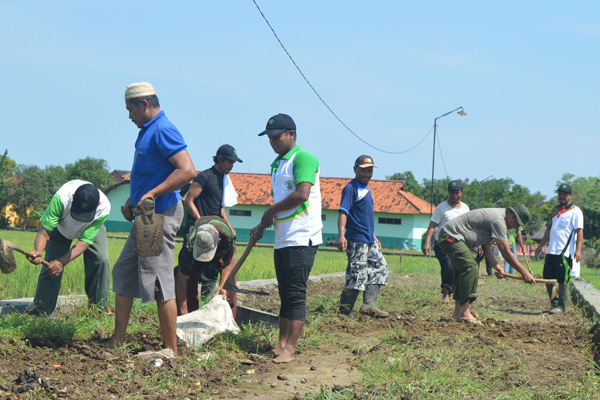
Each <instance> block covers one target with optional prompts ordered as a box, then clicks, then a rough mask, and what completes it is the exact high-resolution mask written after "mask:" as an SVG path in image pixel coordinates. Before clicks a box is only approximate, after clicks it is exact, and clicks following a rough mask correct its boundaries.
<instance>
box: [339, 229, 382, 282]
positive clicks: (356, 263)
mask: <svg viewBox="0 0 600 400" xmlns="http://www.w3.org/2000/svg"><path fill="white" fill-rule="evenodd" d="M346 255H347V256H348V266H347V267H346V285H345V286H344V288H346V289H354V290H365V286H367V285H387V281H388V270H389V268H388V265H387V262H386V261H385V258H383V254H381V249H380V248H379V246H377V243H373V244H368V243H362V242H354V241H351V240H349V241H348V248H347V249H346Z"/></svg>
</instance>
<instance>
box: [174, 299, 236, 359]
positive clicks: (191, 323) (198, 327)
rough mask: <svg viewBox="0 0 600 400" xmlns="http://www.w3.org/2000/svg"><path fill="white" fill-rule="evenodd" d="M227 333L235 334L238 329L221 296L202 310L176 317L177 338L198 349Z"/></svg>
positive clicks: (227, 305)
mask: <svg viewBox="0 0 600 400" xmlns="http://www.w3.org/2000/svg"><path fill="white" fill-rule="evenodd" d="M227 331H229V332H233V333H237V332H239V331H240V328H239V327H238V325H237V324H236V323H235V320H234V319H233V314H232V312H231V307H230V306H229V303H227V301H226V300H225V299H224V298H223V296H215V297H213V298H212V300H211V301H210V302H208V303H207V304H206V305H205V306H203V307H202V308H200V309H198V310H196V311H193V312H191V313H189V314H186V315H182V316H179V317H177V337H178V338H179V339H181V340H185V342H186V343H187V344H188V346H194V347H196V348H198V349H199V348H200V347H202V345H203V344H204V343H206V342H208V341H209V340H211V339H212V338H214V337H215V336H218V335H221V334H223V333H225V332H227Z"/></svg>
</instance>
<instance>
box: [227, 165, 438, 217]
mask: <svg viewBox="0 0 600 400" xmlns="http://www.w3.org/2000/svg"><path fill="white" fill-rule="evenodd" d="M229 176H230V177H231V180H232V182H233V186H234V187H235V191H236V192H237V194H238V196H239V197H238V203H239V204H259V205H269V204H272V197H271V177H270V176H269V175H268V174H250V173H239V172H232V173H230V174H229ZM348 182H350V179H349V178H325V177H321V202H322V207H323V209H325V210H337V209H339V207H340V197H341V195H342V189H344V186H346V184H347V183H348ZM369 188H370V189H371V193H372V194H373V202H374V208H375V211H376V212H383V213H391V214H429V213H430V212H431V211H430V204H429V203H428V202H426V201H425V200H422V199H420V198H418V197H417V196H415V195H413V194H411V193H408V192H407V191H406V190H405V189H404V183H403V182H402V181H387V180H375V179H374V180H371V182H369ZM433 209H434V210H435V207H434V208H433Z"/></svg>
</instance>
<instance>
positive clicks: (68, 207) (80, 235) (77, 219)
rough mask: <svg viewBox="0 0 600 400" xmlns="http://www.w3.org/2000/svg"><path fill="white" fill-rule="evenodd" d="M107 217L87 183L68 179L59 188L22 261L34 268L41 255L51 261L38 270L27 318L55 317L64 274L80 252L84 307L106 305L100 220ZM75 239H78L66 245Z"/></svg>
mask: <svg viewBox="0 0 600 400" xmlns="http://www.w3.org/2000/svg"><path fill="white" fill-rule="evenodd" d="M109 213H110V202H109V201H108V198H107V197H106V196H105V195H104V193H102V192H101V191H100V190H98V189H97V188H96V187H95V186H94V185H93V184H91V183H89V182H86V181H81V180H72V181H69V182H67V183H65V184H64V185H63V186H62V187H61V188H60V189H58V191H57V192H56V194H55V195H54V197H52V200H51V201H50V204H49V205H48V207H47V208H46V211H44V214H43V215H42V218H41V219H40V222H41V223H42V229H40V231H39V232H38V234H37V236H36V237H35V241H34V246H35V250H34V251H32V252H31V253H30V256H28V257H27V258H28V259H29V261H30V262H31V263H32V264H36V265H39V264H41V262H42V254H43V253H44V251H46V255H45V260H46V261H48V262H49V263H50V266H48V267H46V266H43V267H42V270H41V271H40V275H39V277H38V284H37V289H36V292H35V298H34V300H33V306H32V309H31V310H30V311H29V313H30V314H32V315H38V316H44V315H46V316H51V315H52V314H54V310H55V309H56V302H57V300H58V293H59V291H60V284H61V280H62V274H63V270H64V268H65V266H66V265H67V264H68V263H69V262H71V261H73V260H74V259H76V258H77V257H79V256H80V255H81V254H83V263H84V266H85V292H86V294H87V296H88V299H89V303H90V304H98V305H100V306H101V307H106V299H107V298H108V290H109V288H110V266H109V262H108V243H107V240H106V228H105V227H104V222H105V221H106V219H107V218H108V214H109ZM74 239H78V240H77V242H76V243H75V245H74V246H73V247H71V244H72V242H73V240H74Z"/></svg>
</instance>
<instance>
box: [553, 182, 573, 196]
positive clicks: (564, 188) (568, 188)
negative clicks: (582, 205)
mask: <svg viewBox="0 0 600 400" xmlns="http://www.w3.org/2000/svg"><path fill="white" fill-rule="evenodd" d="M556 191H557V192H566V193H569V194H570V193H573V189H571V186H570V185H568V184H566V183H561V184H560V185H559V186H558V189H556Z"/></svg>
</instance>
